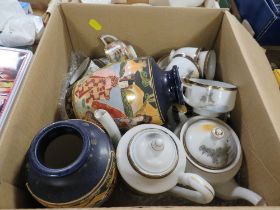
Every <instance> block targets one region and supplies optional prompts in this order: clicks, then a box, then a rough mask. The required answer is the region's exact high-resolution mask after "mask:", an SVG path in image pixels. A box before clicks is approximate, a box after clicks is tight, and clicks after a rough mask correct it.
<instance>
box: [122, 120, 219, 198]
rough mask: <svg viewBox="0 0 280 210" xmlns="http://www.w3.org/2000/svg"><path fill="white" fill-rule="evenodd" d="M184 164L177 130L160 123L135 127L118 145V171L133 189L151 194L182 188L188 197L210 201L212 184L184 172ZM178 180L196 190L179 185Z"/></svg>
mask: <svg viewBox="0 0 280 210" xmlns="http://www.w3.org/2000/svg"><path fill="white" fill-rule="evenodd" d="M185 164H186V159H185V152H184V148H183V145H182V143H181V142H180V141H179V139H178V138H177V137H176V136H175V134H173V133H172V132H171V131H169V130H168V129H166V128H164V127H161V126H158V125H152V124H150V125H140V126H137V127H134V128H132V129H131V130H129V131H128V132H127V133H126V134H125V135H124V136H123V137H122V138H121V140H120V142H119V145H118V148H117V166H118V169H119V172H120V174H121V176H122V178H123V179H124V180H125V182H126V183H127V184H128V185H129V186H131V187H132V188H133V189H135V190H137V191H139V192H142V193H148V194H156V193H162V192H166V191H168V190H171V192H173V191H174V193H175V194H176V193H177V192H178V191H179V193H181V195H182V196H183V197H185V198H186V199H190V200H193V201H195V202H199V203H208V202H210V201H211V200H212V199H213V196H214V194H213V189H212V187H211V186H210V185H209V184H208V183H207V182H205V180H203V179H201V177H199V176H197V175H196V174H188V173H184V170H185ZM178 183H180V184H182V185H184V186H185V187H186V186H191V187H192V188H193V189H194V190H186V189H185V188H182V187H176V185H177V184H178ZM191 183H192V184H191Z"/></svg>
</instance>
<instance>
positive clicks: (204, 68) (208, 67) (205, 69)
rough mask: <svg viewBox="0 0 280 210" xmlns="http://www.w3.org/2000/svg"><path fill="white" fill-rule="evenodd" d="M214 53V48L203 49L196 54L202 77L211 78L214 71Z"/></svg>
mask: <svg viewBox="0 0 280 210" xmlns="http://www.w3.org/2000/svg"><path fill="white" fill-rule="evenodd" d="M216 57H217V56H216V53H215V51H214V50H210V51H203V52H200V53H199V55H198V64H199V67H200V69H201V72H202V77H203V78H206V79H209V80H213V79H214V76H215V72H216V62H217V61H216Z"/></svg>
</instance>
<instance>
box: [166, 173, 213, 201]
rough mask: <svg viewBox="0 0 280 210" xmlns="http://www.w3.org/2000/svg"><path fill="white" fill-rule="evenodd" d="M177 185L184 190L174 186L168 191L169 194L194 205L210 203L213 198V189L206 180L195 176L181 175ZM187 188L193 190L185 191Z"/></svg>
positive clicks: (189, 174)
mask: <svg viewBox="0 0 280 210" xmlns="http://www.w3.org/2000/svg"><path fill="white" fill-rule="evenodd" d="M178 184H181V185H183V186H184V187H185V188H184V187H179V186H175V187H173V188H172V189H171V190H170V192H171V193H173V194H175V195H177V196H179V197H182V198H186V199H188V200H190V201H193V202H196V203H200V204H207V203H210V202H211V201H212V200H213V198H214V196H215V191H214V189H213V187H212V186H211V185H210V184H209V183H208V182H207V181H206V180H204V179H203V178H201V177H200V176H198V175H196V174H192V173H183V174H181V175H180V176H179V180H178ZM187 187H191V188H192V189H194V190H190V189H187Z"/></svg>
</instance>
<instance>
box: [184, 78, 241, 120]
mask: <svg viewBox="0 0 280 210" xmlns="http://www.w3.org/2000/svg"><path fill="white" fill-rule="evenodd" d="M183 86H184V88H185V96H184V99H185V102H186V103H187V104H189V105H190V106H192V107H193V111H194V112H195V113H197V114H200V115H203V116H208V117H217V116H219V115H220V114H222V113H227V112H230V111H231V110H233V108H234V105H235V99H236V93H237V87H236V86H234V85H232V84H229V83H224V82H219V81H213V80H205V79H195V78H191V79H184V81H183Z"/></svg>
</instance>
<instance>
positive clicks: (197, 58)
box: [194, 48, 202, 63]
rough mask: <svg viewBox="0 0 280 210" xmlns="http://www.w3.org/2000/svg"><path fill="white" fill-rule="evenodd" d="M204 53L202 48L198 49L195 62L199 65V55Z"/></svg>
mask: <svg viewBox="0 0 280 210" xmlns="http://www.w3.org/2000/svg"><path fill="white" fill-rule="evenodd" d="M201 51H202V48H197V50H196V52H195V54H194V61H195V62H196V63H198V60H199V53H200V52H201Z"/></svg>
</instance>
